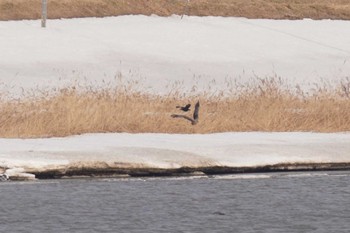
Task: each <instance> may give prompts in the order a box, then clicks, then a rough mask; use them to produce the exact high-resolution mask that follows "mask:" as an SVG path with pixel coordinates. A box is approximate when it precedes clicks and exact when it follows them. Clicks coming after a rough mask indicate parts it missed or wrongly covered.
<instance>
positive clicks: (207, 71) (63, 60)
mask: <svg viewBox="0 0 350 233" xmlns="http://www.w3.org/2000/svg"><path fill="white" fill-rule="evenodd" d="M0 51H1V57H0V84H1V83H2V84H1V85H0V88H1V89H0V90H2V93H4V92H10V93H12V94H13V93H18V92H20V91H21V90H22V89H21V88H24V89H26V90H28V89H31V88H36V87H39V88H45V87H46V88H52V87H58V86H65V85H73V84H74V83H75V80H78V81H79V82H82V83H85V84H90V83H92V84H93V85H97V84H99V85H106V83H108V81H111V80H112V81H113V80H114V78H115V76H116V75H118V74H121V75H122V77H123V78H124V79H125V80H131V79H135V80H140V81H141V83H142V87H143V90H144V91H155V92H157V93H163V92H166V91H167V89H172V86H171V85H170V86H167V85H169V84H171V83H175V82H177V83H178V84H180V85H183V88H181V90H183V91H188V90H190V89H191V88H192V85H196V86H197V88H198V89H201V88H202V89H206V88H208V87H211V90H213V91H215V90H218V89H219V90H220V89H221V90H222V89H225V88H227V84H228V83H229V81H228V80H231V79H238V80H240V81H242V82H245V81H247V80H248V79H249V78H252V77H255V76H258V77H260V78H264V77H266V76H275V75H277V76H280V77H282V78H283V79H285V80H286V81H287V82H288V83H291V84H296V83H298V84H305V85H306V84H311V87H314V84H317V83H319V82H320V80H321V79H322V80H323V81H322V82H325V83H332V82H334V81H335V82H337V83H338V82H339V81H340V80H341V79H344V78H346V77H348V74H349V72H350V60H349V58H350V22H349V21H334V20H320V21H313V20H297V21H289V20H250V19H245V18H223V17H184V18H183V19H181V18H180V17H179V16H173V17H168V18H164V17H156V16H152V17H147V16H121V17H109V18H84V19H62V20H49V21H48V27H47V28H45V29H43V28H40V22H39V21H38V20H33V21H27V20H24V21H12V22H11V21H9V22H0ZM214 79H215V81H213V80H214ZM102 80H105V83H103V82H102Z"/></svg>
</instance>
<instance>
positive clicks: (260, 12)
mask: <svg viewBox="0 0 350 233" xmlns="http://www.w3.org/2000/svg"><path fill="white" fill-rule="evenodd" d="M186 4H187V0H115V1H110V0H74V1H73V0H48V17H49V18H50V19H57V18H75V17H104V16H116V15H129V14H143V15H151V14H157V15H161V16H169V15H172V14H178V15H181V14H184V13H185V14H188V15H197V16H207V15H212V16H239V17H247V18H268V19H301V18H312V19H346V20H348V19H350V2H349V1H348V0H332V1H329V0H278V1H276V0H220V1H213V0H190V1H189V5H188V6H186ZM40 11H41V0H0V20H21V19H40V18H41V12H40Z"/></svg>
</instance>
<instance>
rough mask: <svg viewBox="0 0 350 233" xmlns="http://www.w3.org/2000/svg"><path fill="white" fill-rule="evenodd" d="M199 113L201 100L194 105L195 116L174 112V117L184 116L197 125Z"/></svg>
mask: <svg viewBox="0 0 350 233" xmlns="http://www.w3.org/2000/svg"><path fill="white" fill-rule="evenodd" d="M198 115H199V101H198V102H197V103H196V105H195V106H194V112H193V118H191V117H189V116H185V115H178V114H172V115H171V117H172V118H184V119H186V120H189V121H190V122H191V124H192V125H196V124H197V123H198V117H199V116H198Z"/></svg>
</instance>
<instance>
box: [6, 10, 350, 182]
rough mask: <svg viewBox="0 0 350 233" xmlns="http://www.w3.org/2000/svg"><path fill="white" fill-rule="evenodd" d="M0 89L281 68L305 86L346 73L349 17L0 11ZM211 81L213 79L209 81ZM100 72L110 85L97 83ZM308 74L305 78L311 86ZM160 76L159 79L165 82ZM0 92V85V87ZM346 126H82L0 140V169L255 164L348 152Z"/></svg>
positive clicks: (145, 85)
mask: <svg viewBox="0 0 350 233" xmlns="http://www.w3.org/2000/svg"><path fill="white" fill-rule="evenodd" d="M0 51H1V56H0V91H1V93H0V94H6V93H7V94H9V95H10V96H11V95H12V96H17V95H18V94H19V93H21V92H22V91H23V90H25V91H26V90H31V89H33V88H44V89H45V88H48V89H50V88H55V87H62V86H66V85H72V84H74V83H76V82H78V83H80V84H81V85H90V84H91V85H94V86H99V85H100V86H104V85H115V84H118V82H119V80H118V78H117V79H115V77H119V76H121V77H122V79H123V82H128V81H130V80H138V81H140V82H141V85H140V86H141V87H142V90H143V91H151V92H156V93H159V94H162V93H167V92H168V90H169V89H172V88H174V87H173V86H172V85H171V84H173V83H177V84H178V85H180V86H183V88H182V89H181V90H183V91H184V92H186V91H188V90H189V89H191V88H192V85H193V84H196V85H197V86H198V89H197V90H201V89H203V88H204V89H207V88H208V87H211V90H212V91H216V90H225V89H226V88H227V85H228V83H229V82H230V80H235V79H236V80H238V81H239V82H243V83H244V82H248V81H249V79H251V78H252V77H255V76H258V77H261V78H264V77H266V76H275V75H277V76H281V77H282V78H283V79H284V80H286V82H287V83H288V84H291V85H296V84H300V85H302V86H304V87H306V88H312V87H313V85H315V84H316V85H322V84H323V83H324V82H325V83H333V82H335V83H339V82H340V80H344V79H346V78H347V77H349V73H350V60H349V58H350V22H349V21H332V20H320V21H313V20H297V21H288V20H283V21H280V20H250V19H244V18H222V17H184V18H183V19H181V18H180V17H178V16H173V17H169V18H161V17H156V16H152V17H147V16H121V17H110V18H85V19H62V20H49V21H48V23H47V28H45V29H44V28H40V22H39V21H37V20H36V21H8V22H0ZM213 80H215V81H213ZM109 82H111V84H108V83H109ZM308 84H311V86H310V85H309V86H308ZM167 85H168V86H167ZM0 97H1V95H0ZM349 142H350V134H349V133H339V134H316V133H222V134H208V135H167V134H133V135H132V134H91V135H81V136H73V137H67V138H50V139H26V140H23V139H0V174H1V173H4V172H6V174H8V175H10V176H16V175H18V174H21V176H24V177H29V178H30V177H32V176H30V175H26V174H24V173H26V172H29V173H30V172H34V173H35V172H38V171H50V170H55V169H56V170H57V169H59V170H60V171H65V170H67V169H68V170H69V169H81V168H83V167H86V168H96V167H98V168H101V169H107V168H112V169H116V168H125V167H130V168H162V169H172V168H175V169H176V168H180V167H183V166H186V167H205V166H208V167H209V166H228V167H242V166H247V167H255V166H264V165H274V164H279V163H314V164H317V163H350V143H349Z"/></svg>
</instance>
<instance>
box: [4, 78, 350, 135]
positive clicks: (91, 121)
mask: <svg viewBox="0 0 350 233" xmlns="http://www.w3.org/2000/svg"><path fill="white" fill-rule="evenodd" d="M281 86H282V85H281V83H280V82H279V81H278V80H277V81H276V80H275V79H263V80H260V81H259V83H257V84H255V85H254V86H251V85H247V86H245V87H240V88H237V89H236V91H234V92H231V94H229V95H227V94H226V95H222V94H218V95H215V96H212V95H210V94H208V93H207V94H197V95H195V94H193V95H191V97H184V96H183V95H181V94H178V93H176V92H174V93H170V94H169V95H162V96H157V95H151V94H144V93H140V92H137V91H132V88H130V87H114V88H107V89H106V88H104V89H100V90H92V89H90V90H85V91H77V90H76V89H75V88H74V87H72V88H65V89H62V90H60V92H58V93H57V94H55V95H52V94H49V93H47V94H46V95H44V96H42V97H37V98H35V99H23V100H2V101H1V102H0V111H1V115H0V137H21V138H26V137H52V136H67V135H74V134H82V133H97V132H130V133H146V132H152V133H214V132H229V131H315V132H341V131H350V99H349V86H350V84H342V85H340V86H339V88H335V89H332V90H327V89H325V88H319V89H318V90H317V91H314V93H313V94H305V93H304V92H302V91H301V90H299V89H295V90H286V89H284V88H281ZM197 100H199V101H200V103H201V108H200V113H199V123H198V124H197V125H195V126H193V125H191V124H190V122H189V121H187V120H186V119H182V118H176V119H174V118H171V117H170V115H171V114H173V113H180V110H178V109H176V108H175V106H176V105H184V104H187V103H188V102H190V103H192V106H194V103H195V102H196V101H197ZM192 108H193V107H192ZM192 112H193V109H192V111H191V112H189V113H185V114H186V115H188V116H191V115H192Z"/></svg>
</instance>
